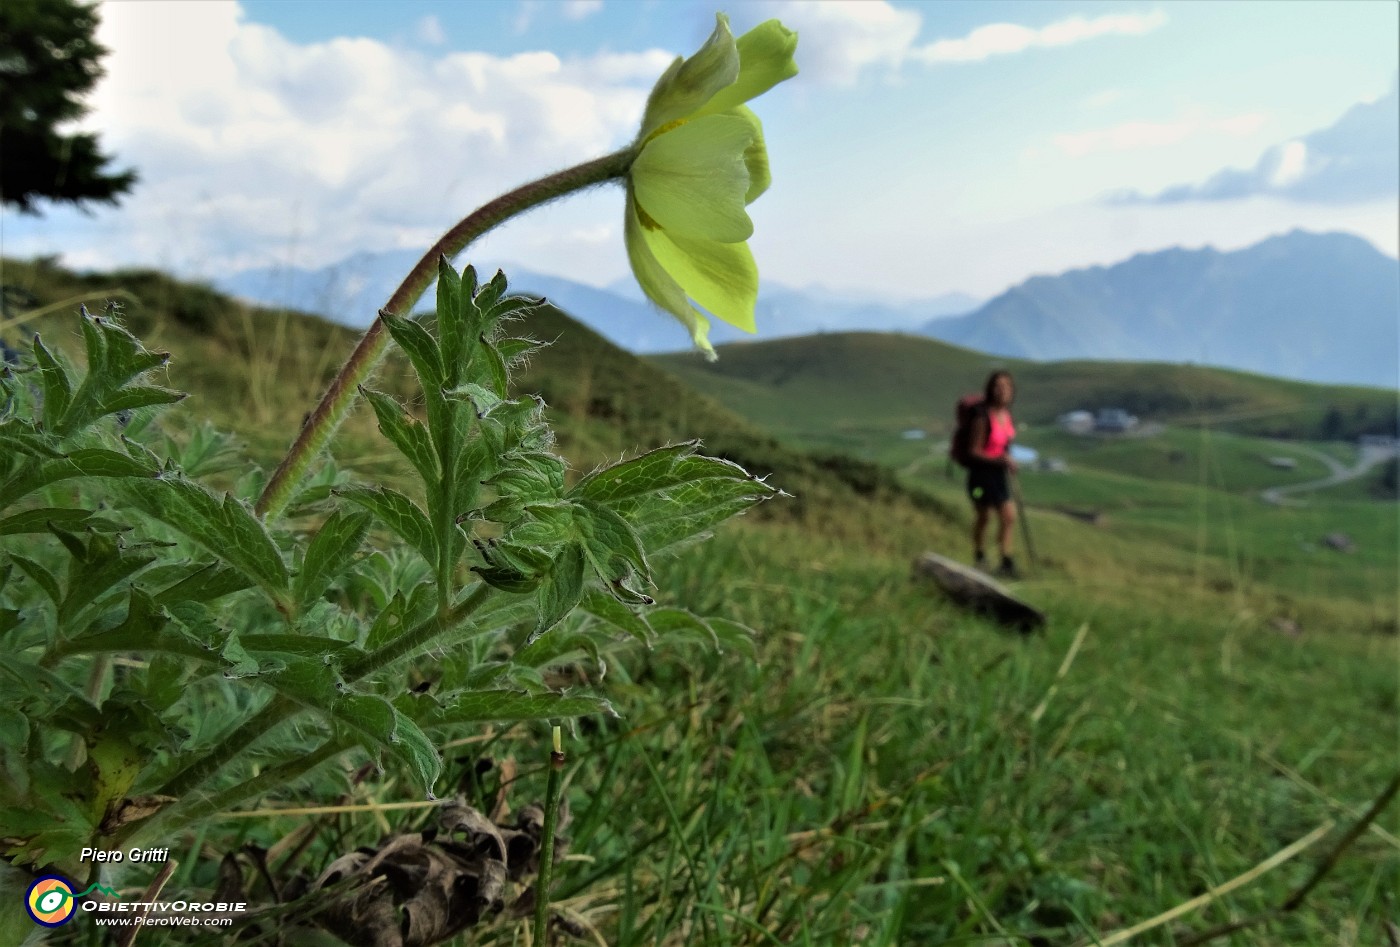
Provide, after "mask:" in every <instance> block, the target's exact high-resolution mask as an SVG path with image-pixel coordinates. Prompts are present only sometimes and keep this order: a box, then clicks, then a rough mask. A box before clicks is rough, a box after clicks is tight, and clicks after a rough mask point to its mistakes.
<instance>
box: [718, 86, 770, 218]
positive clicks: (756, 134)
mask: <svg viewBox="0 0 1400 947" xmlns="http://www.w3.org/2000/svg"><path fill="white" fill-rule="evenodd" d="M725 114H726V115H737V116H739V117H740V118H742V119H744V120H745V121H746V122H748V123H749V125H750V126H751V127H752V128H753V141H751V142H749V146H748V147H747V148H745V149H744V167H746V168H748V169H749V189H748V191H747V193H745V194H744V203H745V204H752V203H753V202H754V198H756V197H758V195H760V194H762V193H763V192H764V191H766V190H768V185H770V184H772V183H773V175H772V173H771V172H770V171H769V169H768V146H767V145H765V144H764V143H763V123H762V122H760V121H759V120H758V116H757V115H755V114H754V113H753V110H752V109H750V108H749V107H748V106H747V105H737V106H735V107H734V108H733V109H731V110H730V111H728V112H726V113H725Z"/></svg>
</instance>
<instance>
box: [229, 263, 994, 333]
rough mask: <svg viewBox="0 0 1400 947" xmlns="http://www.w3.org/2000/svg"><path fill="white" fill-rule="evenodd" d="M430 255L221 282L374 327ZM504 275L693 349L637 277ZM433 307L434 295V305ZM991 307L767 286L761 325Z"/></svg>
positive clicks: (878, 327)
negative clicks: (603, 283)
mask: <svg viewBox="0 0 1400 947" xmlns="http://www.w3.org/2000/svg"><path fill="white" fill-rule="evenodd" d="M420 254H421V251H419V250H390V251H386V252H381V253H357V254H355V255H353V256H350V257H347V258H345V259H344V260H341V261H340V262H339V263H334V264H331V265H330V266H325V267H321V268H319V269H302V268H298V267H290V266H276V267H263V268H258V269H249V270H242V271H240V272H237V273H233V274H231V275H229V276H227V277H224V278H222V279H219V280H216V281H215V284H214V285H215V288H216V289H219V290H221V291H222V292H225V293H228V294H230V295H232V296H237V297H239V298H242V299H246V300H248V301H250V302H255V303H259V304H262V305H267V306H281V307H285V308H287V309H294V310H297V311H300V312H309V313H314V314H316V315H320V316H325V317H326V318H328V319H333V320H335V321H337V322H341V323H345V324H347V325H353V326H364V325H368V324H369V322H370V320H371V319H373V317H374V314H375V313H376V312H377V311H378V309H379V307H380V306H382V305H383V304H384V300H386V299H388V298H389V296H390V295H391V294H392V293H393V291H394V289H395V288H396V287H397V286H398V284H399V281H400V280H402V279H403V276H404V274H405V273H407V272H408V271H409V270H410V269H411V268H412V267H413V265H414V264H415V263H417V262H418V258H419V256H420ZM464 262H475V261H464V260H458V261H456V263H457V264H458V265H462V264H463V263H464ZM499 266H500V268H501V269H503V270H504V271H505V273H506V276H507V277H508V278H509V280H510V286H511V290H512V291H514V292H520V293H531V294H534V295H539V296H544V297H546V298H547V299H549V301H550V302H552V303H554V304H555V305H556V306H558V307H559V308H561V309H563V310H564V311H566V312H568V313H570V314H571V315H573V316H574V317H575V318H576V319H578V320H579V321H580V322H582V323H584V324H585V325H587V326H588V327H589V328H591V329H593V330H594V331H595V332H597V333H599V334H600V335H602V336H603V337H604V338H606V339H607V340H608V341H610V342H612V343H613V344H615V345H618V346H621V347H622V348H624V349H627V350H628V351H630V352H633V353H637V354H653V353H657V352H675V351H678V350H683V349H687V348H689V347H690V336H689V334H688V333H687V332H686V330H685V329H684V327H682V326H681V325H680V323H678V322H676V321H675V320H674V319H671V318H670V317H669V316H659V315H658V313H657V310H656V308H655V307H654V306H652V304H651V303H650V302H648V301H647V300H646V298H645V297H644V296H643V295H642V291H641V289H640V288H639V287H638V286H637V284H636V282H635V281H634V280H632V279H631V277H630V276H629V277H627V278H626V279H621V280H618V281H616V282H614V283H612V284H610V285H609V286H607V287H602V288H600V287H596V286H589V285H586V284H584V283H578V282H575V281H573V280H570V279H566V278H564V277H562V276H552V275H549V274H546V273H539V272H535V271H533V270H529V269H527V268H525V267H522V266H516V265H513V264H509V263H506V264H499ZM496 268H497V264H492V265H489V266H488V265H482V264H480V263H477V269H478V271H484V272H486V273H491V272H494V271H495V270H496ZM431 298H432V295H431V290H430V291H429V293H428V294H425V296H424V299H425V300H431ZM981 302H982V300H980V299H978V298H977V297H974V296H968V295H966V294H964V293H948V294H945V295H942V296H936V297H933V298H931V299H921V300H916V301H914V302H909V303H902V302H896V301H885V300H878V299H871V298H859V297H851V296H842V295H840V294H838V293H832V292H830V291H825V290H820V289H817V290H799V289H792V288H790V287H786V286H781V285H778V284H773V283H765V284H764V286H763V287H762V288H761V289H760V291H759V299H758V304H757V306H756V307H755V311H754V317H755V319H756V321H757V323H758V325H759V327H760V334H761V337H762V338H765V339H775V338H789V337H792V336H801V335H815V334H818V333H822V332H842V331H848V330H850V329H868V330H873V331H881V332H918V331H919V327H920V326H922V325H923V324H924V323H926V322H928V321H929V320H930V319H936V318H939V317H947V316H953V315H960V314H962V313H965V312H971V311H972V310H973V309H976V308H977V306H978V305H979V304H980V303H981ZM420 305H423V306H427V305H430V304H429V303H426V302H425V303H422V304H420ZM711 323H712V326H711V330H710V340H711V341H712V342H713V343H715V344H716V345H719V344H723V343H725V342H738V341H743V340H746V339H753V338H754V336H751V335H749V334H748V333H746V332H742V331H740V330H739V329H735V328H734V327H733V326H730V325H728V324H726V323H724V322H720V321H719V320H717V319H715V320H711Z"/></svg>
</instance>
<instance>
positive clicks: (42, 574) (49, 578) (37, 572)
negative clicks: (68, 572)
mask: <svg viewBox="0 0 1400 947" xmlns="http://www.w3.org/2000/svg"><path fill="white" fill-rule="evenodd" d="M10 561H11V562H13V563H14V564H15V565H17V566H19V568H20V571H21V572H23V573H24V574H25V575H27V576H29V577H30V578H31V579H33V580H34V582H35V584H36V585H38V586H39V588H41V589H43V590H44V594H45V595H47V596H48V597H49V601H51V602H53V604H54V607H55V608H57V607H58V603H59V602H61V601H62V600H63V591H62V589H61V588H60V587H59V584H58V579H56V578H54V575H53V573H52V572H50V571H49V570H48V569H45V568H44V567H43V566H41V565H39V563H37V562H35V561H34V560H33V559H26V558H25V557H24V556H16V555H11V556H10Z"/></svg>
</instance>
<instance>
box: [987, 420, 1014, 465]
mask: <svg viewBox="0 0 1400 947" xmlns="http://www.w3.org/2000/svg"><path fill="white" fill-rule="evenodd" d="M987 421H988V423H989V425H990V427H989V429H988V431H987V447H986V450H985V451H984V453H986V455H987V456H988V457H1000V456H1001V455H1002V454H1005V453H1006V446H1007V445H1008V444H1010V443H1011V441H1012V439H1013V438H1015V436H1016V428H1015V427H1014V426H1013V425H1012V423H1011V413H1010V412H1007V411H988V412H987Z"/></svg>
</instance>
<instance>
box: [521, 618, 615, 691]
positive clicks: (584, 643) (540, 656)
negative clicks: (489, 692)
mask: <svg viewBox="0 0 1400 947" xmlns="http://www.w3.org/2000/svg"><path fill="white" fill-rule="evenodd" d="M580 656H586V657H589V658H591V659H592V660H593V663H594V665H595V666H597V667H598V669H599V678H600V679H601V676H602V675H603V674H605V673H607V664H606V663H605V662H604V661H603V657H602V655H601V654H600V653H599V651H598V641H597V639H596V638H594V637H593V636H591V635H586V634H579V633H577V632H574V633H569V632H566V631H564V630H562V629H561V630H560V631H556V632H555V633H554V634H552V635H543V636H541V637H539V638H536V639H535V640H534V641H532V642H531V643H530V644H528V645H526V646H525V647H523V648H521V649H520V650H519V651H517V652H515V654H513V655H511V663H512V664H515V665H519V666H523V667H530V668H536V669H537V670H541V671H543V670H545V669H547V668H551V667H556V666H558V665H561V664H576V663H577V662H578V658H579V657H580Z"/></svg>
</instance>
